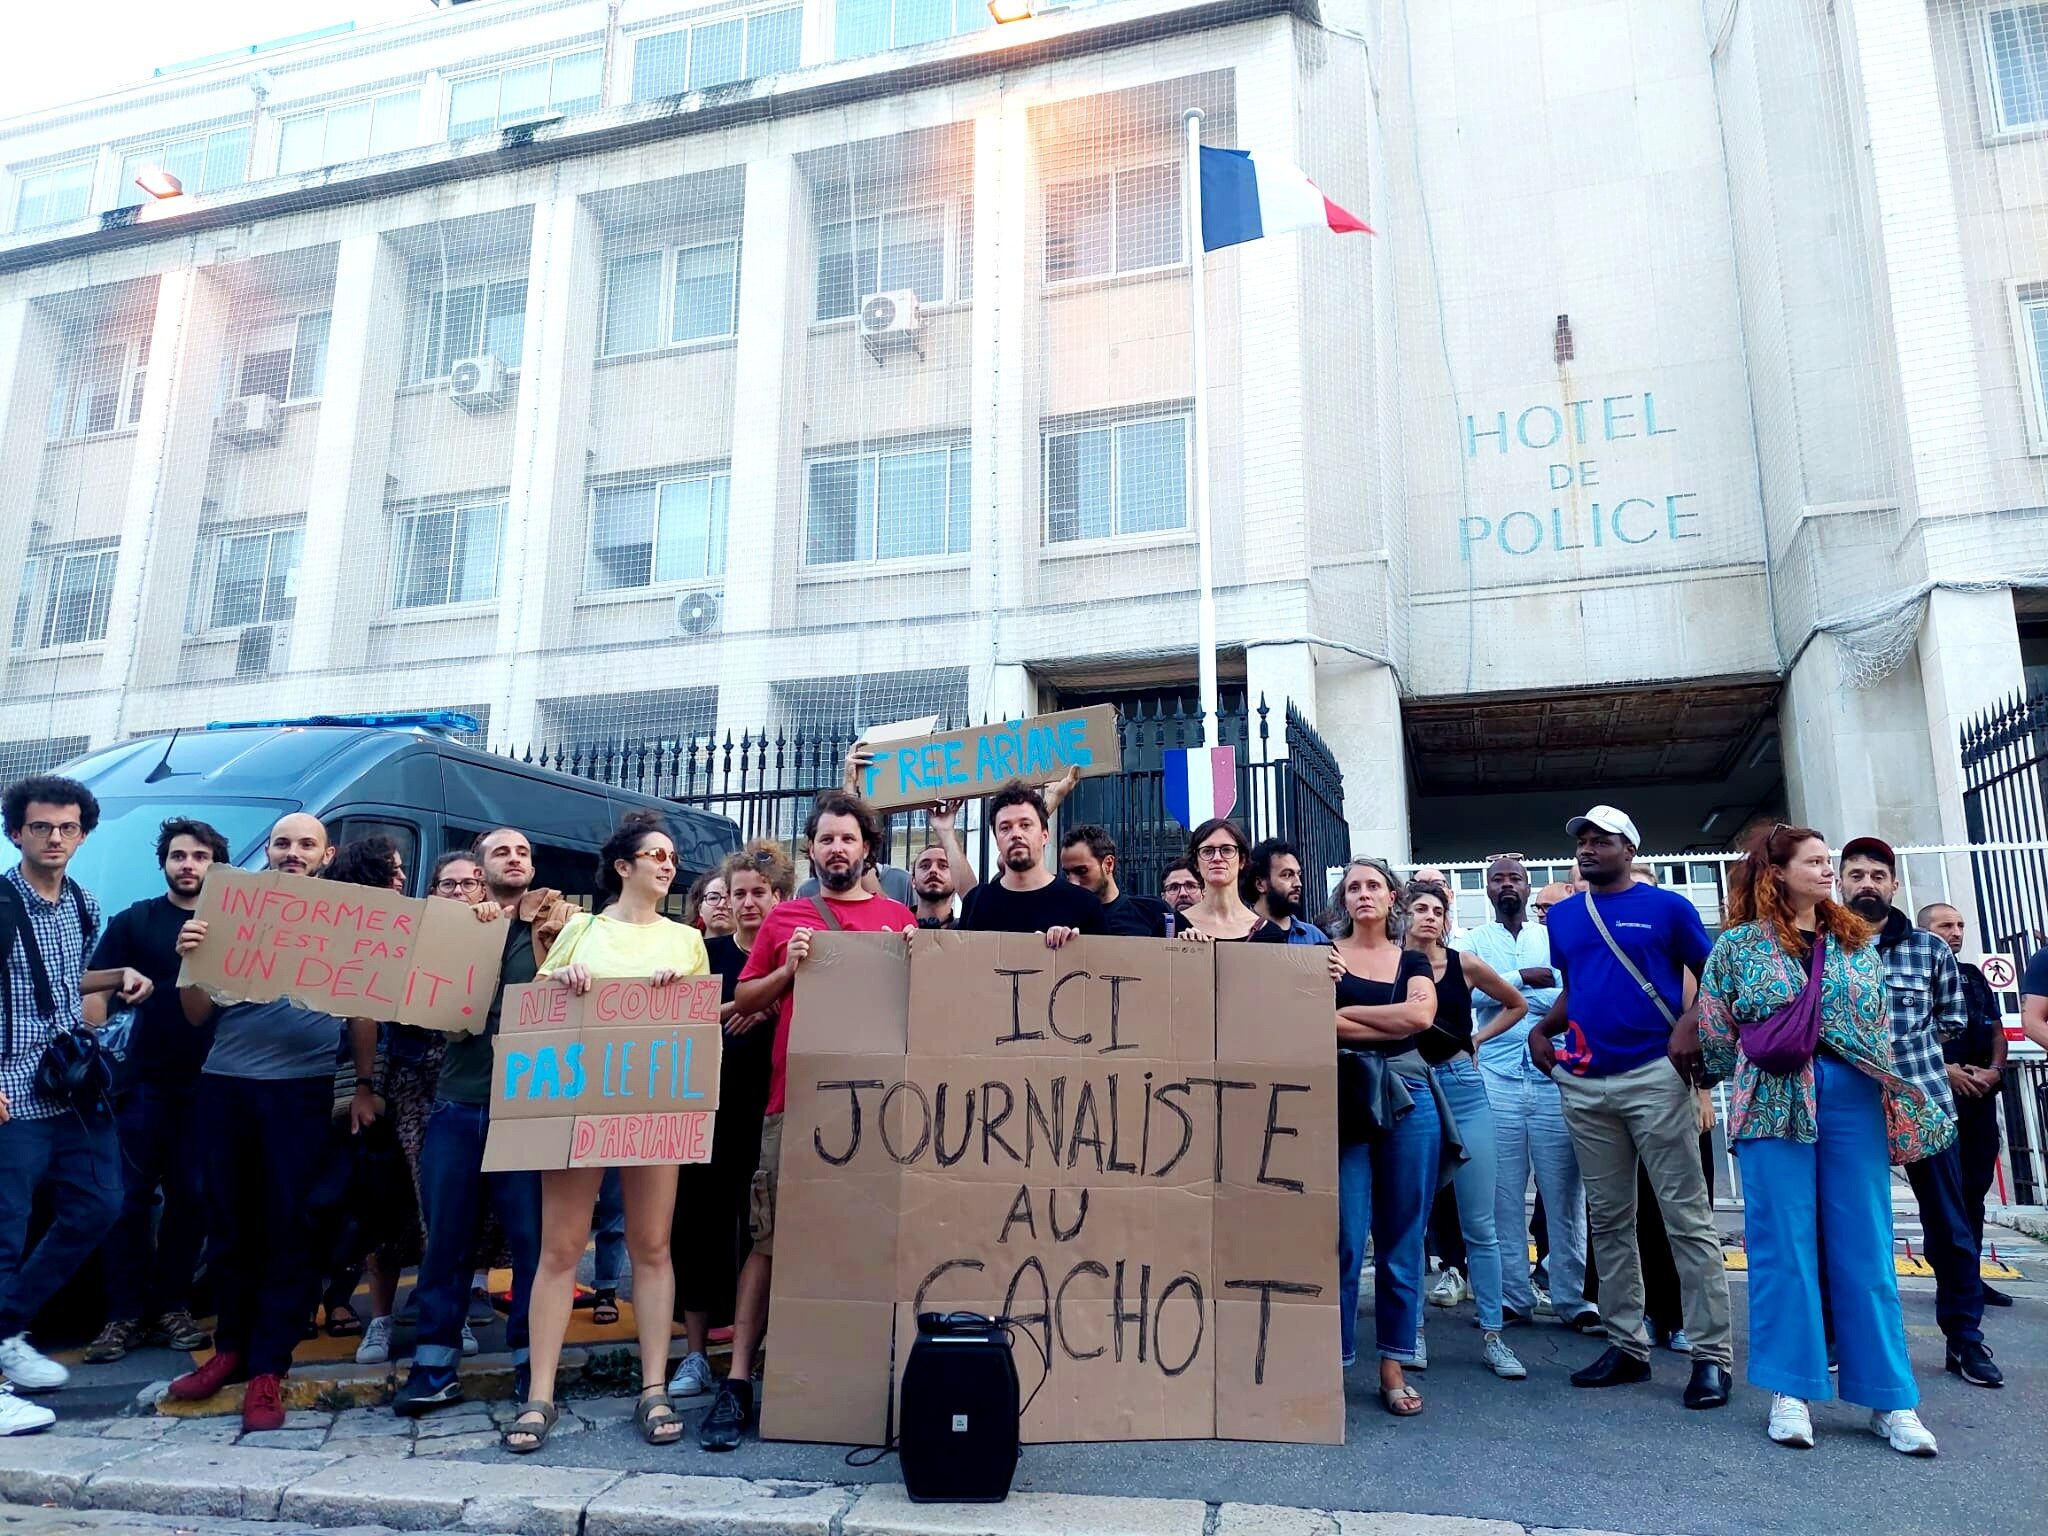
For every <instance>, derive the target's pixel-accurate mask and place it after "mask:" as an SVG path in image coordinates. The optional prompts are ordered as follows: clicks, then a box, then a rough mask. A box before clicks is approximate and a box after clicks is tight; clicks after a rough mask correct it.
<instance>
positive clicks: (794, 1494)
mask: <svg viewBox="0 0 2048 1536" xmlns="http://www.w3.org/2000/svg"><path fill="white" fill-rule="evenodd" d="M10 1505H19V1506H37V1505H40V1506H56V1507H59V1508H64V1509H79V1510H99V1511H121V1512H127V1513H132V1514H147V1515H178V1516H210V1517H222V1518H230V1519H241V1520H256V1521H270V1522H282V1523H286V1524H289V1525H290V1526H294V1527H298V1528H300V1529H326V1530H335V1531H343V1530H350V1529H353V1530H355V1531H358V1532H360V1531H363V1530H365V1529H366V1528H379V1529H383V1530H389V1531H471V1532H481V1531H489V1532H493V1533H509V1536H1080V1533H1085V1536H1613V1533H1603V1532H1580V1531H1571V1532H1566V1531H1560V1530H1552V1529H1547V1528H1541V1527H1525V1526H1521V1525H1517V1524H1514V1523H1512V1522H1509V1521H1504V1520H1474V1519H1467V1518H1464V1517H1461V1516H1451V1515H1411V1514H1400V1513H1393V1512H1365V1511H1359V1510H1319V1509H1294V1508H1288V1507H1284V1506H1281V1505H1273V1504H1235V1503H1225V1504H1205V1503H1203V1502H1201V1501H1200V1500H1197V1499H1152V1498H1121V1497H1113V1496H1109V1495H1102V1494H1063V1493H1013V1494H1012V1495H1011V1496H1010V1498H1009V1499H1008V1500H1007V1501H1006V1502H1005V1503H1002V1504H914V1503H912V1502H911V1501H910V1498H909V1495H908V1494H907V1493H906V1492H905V1491H904V1489H903V1486H902V1485H901V1484H900V1483H871V1484H861V1485H839V1484H833V1483H808V1482H787V1481H781V1480H774V1479H761V1480H754V1479H749V1478H740V1477H696V1476H680V1475H677V1474H673V1473H667V1472H621V1471H616V1470H612V1469H609V1468H593V1467H561V1466H534V1465H530V1464H523V1463H522V1464H514V1465H509V1466H508V1465H505V1464H503V1463H499V1462H473V1461H460V1460H436V1461H433V1462H421V1461H384V1460H378V1459H375V1458H371V1457H365V1456H349V1455H344V1454H337V1453H335V1452H333V1451H287V1450H267V1449H262V1448H259V1447H254V1446H243V1445H206V1444H196V1443H188V1444H181V1445H164V1444H158V1443H155V1442H150V1441H136V1440H107V1439H103V1438H90V1437H86V1436H72V1435H65V1434H62V1433H57V1432H46V1433H44V1434H40V1435H30V1436H17V1437H14V1438H11V1439H4V1440H0V1512H4V1511H5V1509H6V1508H7V1507H8V1506H10Z"/></svg>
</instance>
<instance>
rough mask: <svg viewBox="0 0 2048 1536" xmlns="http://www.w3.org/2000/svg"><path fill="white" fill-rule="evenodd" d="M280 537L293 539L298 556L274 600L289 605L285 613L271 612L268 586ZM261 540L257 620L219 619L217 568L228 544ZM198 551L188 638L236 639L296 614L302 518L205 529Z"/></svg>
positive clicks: (303, 542)
mask: <svg viewBox="0 0 2048 1536" xmlns="http://www.w3.org/2000/svg"><path fill="white" fill-rule="evenodd" d="M280 534H289V535H291V536H293V537H294V538H296V540H297V541H298V542H297V546H296V548H297V554H296V558H295V559H294V560H293V562H292V564H291V566H290V567H289V569H287V570H285V571H284V572H282V573H280V576H279V592H278V601H279V602H280V603H281V604H288V605H290V606H289V611H287V612H283V613H272V612H271V611H270V608H271V598H270V586H271V575H272V567H273V565H274V563H275V562H276V560H277V539H278V535H280ZM259 538H260V539H262V540H264V541H265V543H264V549H263V575H262V577H261V579H260V586H259V588H258V592H257V598H256V616H255V617H254V618H248V619H222V618H221V617H220V602H221V563H222V559H223V557H224V556H225V555H226V553H227V548H228V546H229V544H231V543H234V542H236V541H239V540H244V539H250V540H253V539H259ZM200 539H201V542H200V547H199V551H198V555H197V558H196V560H195V569H194V572H193V575H194V581H193V584H192V599H191V602H190V603H189V604H188V606H187V612H186V633H187V634H188V635H192V636H195V637H199V638H208V639H217V638H219V637H220V636H223V635H233V634H239V633H240V632H241V631H242V630H244V629H248V628H250V627H251V626H253V625H258V624H289V623H291V621H292V620H293V619H294V618H296V617H297V615H298V601H299V594H298V590H297V578H298V573H299V570H300V568H301V566H302V564H303V562H304V560H305V556H306V524H305V520H304V519H303V518H292V519H286V520H285V521H282V522H256V523H251V524H249V525H247V526H243V525H241V524H237V523H219V524H215V525H214V526H213V527H211V528H208V529H206V530H205V531H204V532H203V533H202V534H201V535H200Z"/></svg>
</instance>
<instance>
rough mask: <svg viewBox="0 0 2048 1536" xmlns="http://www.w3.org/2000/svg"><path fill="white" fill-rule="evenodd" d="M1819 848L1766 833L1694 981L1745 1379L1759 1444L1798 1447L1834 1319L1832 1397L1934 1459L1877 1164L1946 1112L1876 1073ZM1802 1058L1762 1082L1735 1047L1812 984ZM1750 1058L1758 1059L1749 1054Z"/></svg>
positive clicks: (1887, 1034) (1804, 1438) (1865, 971)
mask: <svg viewBox="0 0 2048 1536" xmlns="http://www.w3.org/2000/svg"><path fill="white" fill-rule="evenodd" d="M1833 893H1834V864H1833V860H1832V859H1831V858H1830V857H1829V854H1828V845H1827V841H1826V839H1825V838H1823V837H1822V836H1821V835H1820V834H1819V833H1818V832H1816V831H1814V830H1813V829H1812V828H1810V827H1788V826H1785V825H1783V824H1782V823H1780V824H1779V825H1778V826H1777V827H1775V828H1773V829H1772V830H1771V831H1769V832H1767V833H1764V834H1761V835H1760V836H1759V837H1758V838H1757V839H1756V840H1755V842H1754V843H1753V844H1752V846H1751V848H1750V850H1749V854H1748V857H1747V858H1745V859H1744V860H1743V861H1742V862H1741V863H1739V864H1737V865H1736V866H1734V868H1733V869H1732V870H1731V871H1730V873H1729V880H1728V918H1729V927H1728V928H1727V930H1726V931H1725V932H1723V933H1722V935H1721V937H1720V940H1719V942H1717V943H1716V944H1715V946H1714V952H1713V954H1712V955H1711V956H1710V957H1709V958H1708V960H1707V968H1706V972H1705V974H1704V975H1703V976H1702V978H1701V980H1700V1041H1701V1045H1702V1047H1703V1050H1704V1053H1705V1057H1706V1065H1707V1069H1708V1070H1709V1071H1711V1072H1717V1073H1722V1074H1727V1073H1730V1072H1732V1073H1733V1077H1734V1098H1733V1104H1732V1107H1731V1110H1730V1113H1729V1117H1728V1135H1729V1139H1730V1141H1732V1142H1733V1143H1734V1145H1735V1149H1736V1156H1737V1158H1738V1159H1739V1160H1740V1162H1741V1165H1742V1193H1743V1202H1744V1221H1743V1225H1744V1230H1745V1234H1746V1238H1747V1244H1748V1249H1749V1379H1750V1381H1751V1382H1752V1383H1754V1384H1755V1385H1756V1386H1759V1387H1762V1388H1765V1389H1766V1390H1768V1391H1769V1392H1770V1393H1771V1394H1772V1399H1771V1414H1770V1421H1769V1425H1768V1433H1769V1435H1770V1437H1771V1439H1772V1440H1774V1441H1776V1442H1777V1443H1778V1444H1780V1445H1788V1446H1795V1447H1798V1448H1801V1449H1810V1448H1811V1447H1812V1445H1813V1416H1812V1413H1811V1411H1810V1410H1809V1408H1808V1406H1807V1405H1808V1404H1809V1403H1810V1402H1815V1401H1823V1400H1825V1399H1827V1398H1830V1397H1832V1396H1834V1387H1833V1386H1832V1384H1831V1383H1830V1381H1829V1378H1828V1352H1827V1338H1826V1334H1825V1332H1824V1329H1823V1324H1822V1317H1821V1305H1822V1303H1821V1296H1822V1280H1823V1276H1822V1267H1823V1265H1824V1266H1825V1269H1826V1275H1825V1280H1826V1291H1827V1296H1828V1299H1829V1302H1830V1304H1831V1306H1832V1308H1833V1311H1834V1321H1835V1331H1836V1338H1837V1342H1838V1346H1839V1352H1840V1359H1841V1394H1842V1396H1843V1397H1844V1398H1845V1399H1847V1400H1849V1401H1851V1402H1855V1403H1859V1404H1861V1405H1863V1406H1864V1407H1867V1408H1869V1409H1871V1410H1872V1411H1871V1415H1870V1429H1871V1432H1872V1433H1873V1434H1876V1435H1877V1436H1879V1437H1880V1438H1881V1439H1883V1440H1885V1441H1886V1442H1888V1443H1889V1444H1890V1445H1891V1447H1892V1449H1894V1450H1896V1451H1901V1452H1904V1453H1905V1454H1907V1455H1910V1456H1932V1455H1933V1454H1934V1453H1935V1449H1936V1447H1935V1441H1934V1436H1933V1435H1931V1434H1930V1433H1928V1431H1927V1428H1926V1426H1925V1425H1923V1424H1922V1423H1921V1422H1920V1418H1919V1415H1918V1414H1916V1413H1915V1412H1914V1408H1915V1406H1916V1405H1917V1403H1918V1401H1919V1389H1918V1388H1917V1387H1916V1386H1915V1384H1914V1381H1913V1370H1912V1366H1911V1364H1910V1362H1909V1361H1908V1360H1907V1358H1906V1328H1905V1321H1904V1317H1903V1315H1902V1314H1901V1312H1900V1310H1899V1283H1898V1278H1897V1274H1896V1272H1895V1270H1894V1269H1893V1265H1892V1202H1891V1165H1892V1164H1893V1163H1904V1162H1911V1161H1913V1160H1914V1159H1915V1158H1918V1157H1923V1156H1925V1155H1926V1153H1927V1149H1928V1148H1929V1147H1931V1146H1937V1145H1940V1144H1941V1143H1942V1141H1943V1140H1944V1139H1945V1137H1946V1136H1947V1135H1948V1134H1950V1133H1949V1132H1948V1130H1947V1128H1946V1122H1947V1121H1948V1118H1949V1116H1948V1111H1947V1110H1946V1109H1945V1108H1943V1107H1942V1106H1940V1105H1937V1104H1934V1103H1933V1102H1931V1101H1930V1100H1929V1099H1928V1097H1927V1096H1926V1095H1925V1094H1924V1093H1922V1092H1921V1091H1920V1090H1919V1089H1918V1088H1916V1087H1914V1086H1913V1085H1911V1084H1910V1083H1907V1082H1905V1081H1904V1080H1902V1079H1901V1078H1900V1077H1899V1076H1898V1075H1897V1074H1896V1073H1895V1072H1894V1071H1893V1070H1892V1048H1891V1026H1890V1020H1889V1014H1888V1012H1887V1005H1886V998H1885V975H1884V962H1883V961H1882V960H1881V959H1880V958H1879V956H1878V953H1877V946H1876V945H1875V944H1873V943H1872V942H1871V937H1872V930H1871V928H1870V925H1869V924H1867V923H1865V922H1864V921H1863V920H1862V919H1861V918H1859V917H1857V916H1856V914H1855V913H1853V912H1851V911H1849V910H1848V909H1847V908H1846V907H1843V906H1841V905H1839V904H1838V903H1837V902H1835V901H1834V899H1833ZM1817 952H1818V975H1819V982H1820V987H1821V991H1820V1019H1819V1040H1818V1044H1817V1045H1816V1047H1815V1049H1814V1052H1813V1056H1812V1059H1811V1060H1809V1061H1808V1062H1806V1063H1805V1065H1803V1066H1799V1067H1797V1068H1796V1069H1795V1070H1792V1071H1789V1072H1767V1071H1764V1070H1763V1069H1762V1068H1760V1067H1759V1066H1758V1065H1757V1064H1756V1063H1755V1062H1754V1061H1752V1060H1751V1059H1750V1056H1749V1052H1748V1050H1747V1049H1745V1036H1746V1035H1748V1034H1755V1035H1761V1033H1762V1031H1763V1028H1764V1025H1765V1021H1766V1020H1768V1019H1770V1018H1771V1017H1772V1015H1773V1014H1776V1013H1777V1012H1778V1011H1779V1010H1781V1009H1785V1008H1789V1007H1790V1006H1791V1005H1792V1004H1793V1003H1794V1002H1795V1001H1796V1000H1797V999H1798V998H1799V996H1800V994H1801V993H1802V992H1803V991H1804V990H1805V988H1806V986H1807V984H1808V980H1809V977H1811V976H1812V975H1813V974H1814V972H1815V969H1816V954H1817ZM1762 1048H1763V1047H1762V1046H1761V1045H1758V1049H1762Z"/></svg>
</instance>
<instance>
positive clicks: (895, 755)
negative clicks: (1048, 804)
mask: <svg viewBox="0 0 2048 1536" xmlns="http://www.w3.org/2000/svg"><path fill="white" fill-rule="evenodd" d="M869 745H870V746H872V747H873V748H874V752H875V760H874V761H873V762H872V763H870V764H869V765H868V766H867V769H866V771H865V772H864V773H863V774H862V775H861V794H862V796H863V797H864V798H865V799H866V800H867V802H868V804H869V805H871V806H873V807H874V808H875V809H876V810H878V811H887V810H894V809H896V808H897V807H899V806H905V805H930V804H931V803H932V802H933V801H934V800H966V799H973V798H974V797H976V796H978V795H988V794H993V793H994V792H995V791H996V790H998V789H1001V788H1002V787H1003V786H1004V785H1005V784H1007V783H1009V782H1010V780H1012V779H1022V780H1023V781H1024V782H1025V783H1026V784H1032V785H1037V784H1049V783H1051V782H1052V781H1053V780H1054V779H1057V778H1060V777H1062V776H1063V775H1064V774H1065V773H1066V771H1067V770H1068V769H1069V768H1079V769H1080V770H1081V777H1082V778H1084V779H1087V778H1094V777H1096V776H1097V775H1099V774H1105V773H1115V772H1117V771H1118V769H1120V768H1121V767H1122V766H1123V763H1122V758H1121V755H1120V754H1119V752H1118V750H1117V742H1116V707H1115V706H1114V705H1112V704H1096V705H1092V706H1090V707H1089V708H1087V709H1070V710H1065V711H1063V712H1061V713H1059V714H1056V715H1033V716H1032V717H1031V718H1030V719H1028V720H999V721H997V722H996V723H995V724H993V725H978V726H975V727H973V728H972V729H970V730H965V731H948V732H947V733H946V734H944V735H942V736H919V737H913V738H910V739H908V740H901V741H889V742H882V741H871V742H870V743H869Z"/></svg>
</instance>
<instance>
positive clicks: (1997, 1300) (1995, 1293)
mask: <svg viewBox="0 0 2048 1536" xmlns="http://www.w3.org/2000/svg"><path fill="white" fill-rule="evenodd" d="M1984 1305H1985V1306H1987V1307H2009V1306H2011V1305H2012V1297H2010V1296H2009V1295H2007V1294H2006V1293H2005V1292H2004V1291H2001V1290H2000V1289H1999V1288H1998V1287H1997V1286H1995V1285H1991V1284H1988V1283H1987V1284H1986V1285H1985V1287H1984Z"/></svg>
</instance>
